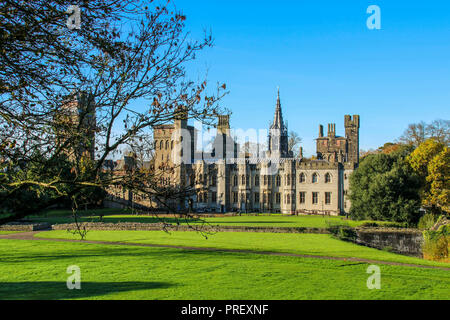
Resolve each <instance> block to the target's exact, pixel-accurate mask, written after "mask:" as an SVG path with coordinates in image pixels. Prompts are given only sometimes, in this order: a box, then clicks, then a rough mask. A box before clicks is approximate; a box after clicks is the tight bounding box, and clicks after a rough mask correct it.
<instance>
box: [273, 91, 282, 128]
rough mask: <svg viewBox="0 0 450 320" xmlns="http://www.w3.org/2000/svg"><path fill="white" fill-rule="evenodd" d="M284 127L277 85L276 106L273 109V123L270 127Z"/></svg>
mask: <svg viewBox="0 0 450 320" xmlns="http://www.w3.org/2000/svg"><path fill="white" fill-rule="evenodd" d="M283 127H284V122H283V113H282V112H281V100H280V87H278V95H277V107H276V109H275V115H274V117H273V124H272V126H271V127H270V128H271V129H282V128H283Z"/></svg>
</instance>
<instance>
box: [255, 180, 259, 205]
mask: <svg viewBox="0 0 450 320" xmlns="http://www.w3.org/2000/svg"><path fill="white" fill-rule="evenodd" d="M257 186H259V176H258V175H256V176H255V187H257ZM257 202H259V200H258V201H257Z"/></svg>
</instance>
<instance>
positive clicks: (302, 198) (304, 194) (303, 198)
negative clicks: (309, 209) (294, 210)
mask: <svg viewBox="0 0 450 320" xmlns="http://www.w3.org/2000/svg"><path fill="white" fill-rule="evenodd" d="M305 202H306V192H300V203H305Z"/></svg>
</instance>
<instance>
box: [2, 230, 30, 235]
mask: <svg viewBox="0 0 450 320" xmlns="http://www.w3.org/2000/svg"><path fill="white" fill-rule="evenodd" d="M21 232H26V231H2V230H0V235H2V234H3V235H5V234H13V233H21Z"/></svg>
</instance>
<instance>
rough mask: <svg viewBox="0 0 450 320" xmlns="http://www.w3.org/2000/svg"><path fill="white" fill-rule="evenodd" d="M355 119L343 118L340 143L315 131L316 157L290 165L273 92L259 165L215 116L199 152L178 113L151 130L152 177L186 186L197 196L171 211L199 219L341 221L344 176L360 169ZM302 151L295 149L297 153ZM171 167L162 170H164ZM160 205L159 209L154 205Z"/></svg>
mask: <svg viewBox="0 0 450 320" xmlns="http://www.w3.org/2000/svg"><path fill="white" fill-rule="evenodd" d="M359 127H360V118H359V116H358V115H354V116H353V117H351V116H349V115H346V116H345V137H341V136H338V135H336V125H335V124H329V125H328V132H327V135H326V136H325V135H324V131H323V126H322V125H320V126H319V137H318V138H317V140H316V141H317V157H315V158H314V159H306V158H303V155H302V151H300V155H299V157H297V158H294V156H293V153H292V150H289V148H288V140H289V136H288V130H287V126H286V123H285V122H284V121H283V113H282V108H281V102H280V94H279V92H278V97H277V103H276V109H275V115H274V119H273V123H272V125H271V126H270V129H269V136H268V150H267V152H265V154H264V156H263V157H262V158H261V159H258V161H256V162H255V161H252V158H251V155H249V154H248V153H247V152H245V150H244V151H240V146H239V145H238V143H237V142H236V141H235V140H234V139H233V138H232V136H231V134H230V118H229V116H224V115H221V116H218V123H217V135H216V137H215V139H214V141H213V143H212V145H213V148H212V152H211V153H210V154H209V153H205V152H198V151H197V139H196V130H195V128H194V127H193V126H189V125H188V123H187V116H186V115H185V114H183V112H182V111H180V112H179V114H178V115H177V116H176V117H175V119H174V122H173V124H169V125H160V126H156V127H154V134H153V138H154V142H155V154H154V170H156V171H160V172H161V174H160V177H159V183H160V184H161V185H178V186H184V187H189V186H190V187H192V188H194V189H195V196H193V197H192V198H191V199H183V200H181V201H180V202H179V203H177V204H175V205H176V207H178V208H187V207H188V206H191V209H192V210H196V211H197V212H204V211H212V212H222V213H224V212H230V211H243V212H280V213H283V214H323V215H339V214H344V213H346V212H348V211H349V209H350V205H351V204H350V201H349V199H348V196H347V192H348V189H349V177H350V174H351V173H352V172H353V170H355V169H356V168H357V166H358V163H359ZM300 150H301V148H300ZM168 165H169V166H171V167H172V168H174V169H173V170H170V171H165V170H164V168H166V167H167V166H168ZM156 205H158V204H156Z"/></svg>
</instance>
